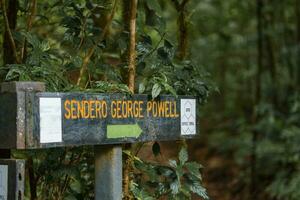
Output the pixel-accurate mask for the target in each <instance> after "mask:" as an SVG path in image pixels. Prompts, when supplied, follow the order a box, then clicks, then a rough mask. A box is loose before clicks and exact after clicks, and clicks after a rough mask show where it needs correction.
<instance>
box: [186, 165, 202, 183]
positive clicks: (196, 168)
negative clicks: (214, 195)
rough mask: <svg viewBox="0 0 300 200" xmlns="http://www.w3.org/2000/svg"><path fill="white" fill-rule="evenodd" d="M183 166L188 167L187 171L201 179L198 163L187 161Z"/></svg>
mask: <svg viewBox="0 0 300 200" xmlns="http://www.w3.org/2000/svg"><path fill="white" fill-rule="evenodd" d="M185 167H186V168H187V169H188V171H189V172H190V173H191V174H192V175H193V176H195V177H197V178H198V179H199V180H201V179H202V177H201V174H200V168H201V167H202V166H201V165H200V164H199V163H196V162H189V163H186V164H185Z"/></svg>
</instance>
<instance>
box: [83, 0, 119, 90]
mask: <svg viewBox="0 0 300 200" xmlns="http://www.w3.org/2000/svg"><path fill="white" fill-rule="evenodd" d="M117 2H118V0H115V2H114V5H113V8H112V10H111V14H110V16H109V18H108V20H107V23H106V25H105V27H104V29H103V31H102V33H101V35H100V36H99V38H98V39H97V40H96V42H95V44H94V45H93V46H92V47H91V48H90V49H89V50H88V53H87V54H86V56H85V57H84V58H83V62H82V65H81V69H80V74H79V77H78V79H77V85H78V86H80V84H81V82H82V78H83V76H84V75H85V73H86V71H87V66H88V64H89V62H90V59H91V57H92V56H93V54H94V52H95V50H96V47H97V46H98V44H99V43H100V42H102V41H103V39H104V38H105V35H106V33H107V31H108V29H109V26H110V24H111V22H112V20H113V18H114V15H115V11H116V7H117Z"/></svg>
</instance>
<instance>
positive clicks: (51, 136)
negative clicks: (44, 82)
mask: <svg viewBox="0 0 300 200" xmlns="http://www.w3.org/2000/svg"><path fill="white" fill-rule="evenodd" d="M61 115H62V114H61V98H46V97H41V98H40V142H41V143H53V142H62V119H61Z"/></svg>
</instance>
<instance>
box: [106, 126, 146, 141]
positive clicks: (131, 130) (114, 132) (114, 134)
mask: <svg viewBox="0 0 300 200" xmlns="http://www.w3.org/2000/svg"><path fill="white" fill-rule="evenodd" d="M141 133H142V129H141V128H140V126H139V125H138V124H137V123H136V124H118V125H107V138H124V137H134V138H138V137H139V136H140V135H141Z"/></svg>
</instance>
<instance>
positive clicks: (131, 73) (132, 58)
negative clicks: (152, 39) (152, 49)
mask: <svg viewBox="0 0 300 200" xmlns="http://www.w3.org/2000/svg"><path fill="white" fill-rule="evenodd" d="M137 4H138V0H131V7H130V21H129V32H130V38H129V52H128V57H129V62H128V88H129V90H130V91H131V92H132V93H134V82H135V65H136V51H135V45H136V13H137Z"/></svg>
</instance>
